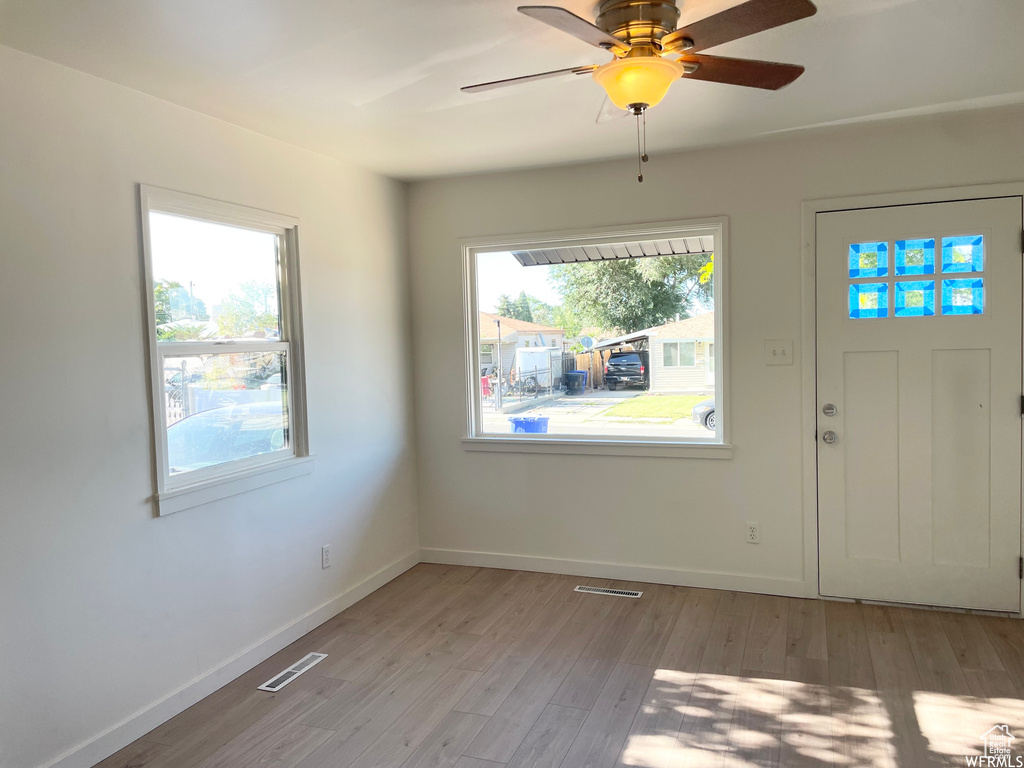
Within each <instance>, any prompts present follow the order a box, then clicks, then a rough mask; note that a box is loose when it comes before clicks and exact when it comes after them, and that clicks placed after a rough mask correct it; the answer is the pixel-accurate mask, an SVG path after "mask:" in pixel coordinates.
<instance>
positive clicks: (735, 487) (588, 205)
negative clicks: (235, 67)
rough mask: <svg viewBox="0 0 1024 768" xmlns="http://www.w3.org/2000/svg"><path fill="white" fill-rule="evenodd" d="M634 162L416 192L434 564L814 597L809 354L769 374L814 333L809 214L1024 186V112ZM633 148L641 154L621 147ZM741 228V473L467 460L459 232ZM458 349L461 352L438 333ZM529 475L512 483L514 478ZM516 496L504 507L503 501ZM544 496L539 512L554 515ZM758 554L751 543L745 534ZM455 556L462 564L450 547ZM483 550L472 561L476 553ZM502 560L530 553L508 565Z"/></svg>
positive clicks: (733, 363)
mask: <svg viewBox="0 0 1024 768" xmlns="http://www.w3.org/2000/svg"><path fill="white" fill-rule="evenodd" d="M649 122H650V124H651V130H652V134H651V146H652V147H653V149H652V150H650V155H651V163H650V164H649V166H648V167H647V168H645V169H644V182H643V184H642V185H640V184H637V182H636V177H635V165H634V163H635V161H633V160H624V161H620V162H609V163H596V164H588V165H580V166H567V167H558V168H547V169H541V170H534V171H526V172H516V173H506V174H494V175H487V176H478V177H465V178H453V179H447V180H435V181H426V182H420V183H415V184H413V186H412V188H411V192H410V221H411V224H410V265H411V274H412V285H413V318H414V328H415V339H414V343H415V347H416V351H417V354H416V373H417V388H416V394H417V400H416V404H417V408H416V419H417V440H418V443H417V444H418V449H419V450H418V452H417V456H418V461H419V468H420V471H419V473H418V477H419V491H420V493H419V507H420V544H421V547H423V550H422V551H423V554H424V556H425V557H429V558H433V559H438V560H442V561H444V560H448V561H459V562H478V563H483V562H488V563H506V564H510V565H515V564H526V565H531V566H534V567H548V568H554V567H563V568H564V569H566V570H569V569H572V570H575V571H576V572H581V571H588V572H595V571H601V570H604V571H605V572H612V570H613V569H609V568H601V567H599V566H594V565H581V564H579V563H576V564H572V563H570V564H566V563H564V562H558V561H565V560H570V561H592V562H598V563H612V564H624V565H628V566H644V567H648V568H654V569H666V570H668V571H675V573H668V574H666V573H665V572H664V571H663V572H660V573H659V572H657V571H653V572H652V571H647V572H642V571H636V570H634V571H633V572H634V573H645V574H646V575H648V576H657V577H659V578H666V577H670V578H674V579H675V580H677V581H678V582H680V583H692V584H710V585H728V586H735V587H739V588H746V589H756V590H761V591H774V592H789V593H792V594H815V593H816V588H815V586H814V584H813V579H812V578H808V577H807V576H806V572H805V563H804V537H805V534H808V533H809V532H808V531H805V527H804V511H803V508H802V464H801V446H802V441H801V429H800V419H801V409H800V406H801V399H800V398H801V394H800V393H801V367H800V364H801V360H800V359H797V360H796V365H794V366H792V367H771V368H768V367H766V366H765V365H764V352H763V349H764V348H763V342H764V339H766V338H776V339H780V338H781V339H792V340H793V341H794V345H795V347H798V346H799V343H800V338H801V290H800V277H801V202H802V201H804V200H808V199H815V198H824V197H833V196H840V195H854V194H872V193H880V192H889V191H898V190H912V189H921V188H928V187H940V186H951V185H966V184H976V183H986V182H996V181H1010V180H1021V179H1024V110H1022V109H1021V108H1020V107H1013V108H1006V109H1002V110H995V111H987V112H960V113H955V114H949V115H947V116H944V117H934V118H924V119H915V120H912V121H905V122H898V123H896V122H892V123H884V124H882V123H878V124H869V125H859V126H851V127H844V128H839V129H832V130H829V131H815V132H807V133H803V134H795V135H791V136H785V137H775V138H772V139H770V140H765V141H761V142H758V143H752V144H746V145H740V146H731V147H723V148H715V149H708V150H704V151H700V152H691V153H686V154H678V155H674V156H669V155H663V154H660V153H659V152H658V151H657V144H658V137H657V136H658V134H657V131H658V128H657V113H656V111H655V112H652V118H651V120H650V121H649ZM624 149H625V148H624ZM716 215H725V216H728V217H729V228H730V237H731V252H730V253H729V254H728V256H729V258H730V259H731V267H730V273H731V278H730V285H729V286H728V293H729V296H728V298H729V302H728V305H727V311H728V313H729V322H730V324H731V330H730V337H729V338H728V339H726V340H723V343H721V344H719V345H718V346H717V349H716V352H717V353H719V354H727V355H728V356H729V357H728V360H729V365H730V371H731V377H730V381H729V382H728V386H729V387H730V392H731V396H732V413H731V414H730V415H731V418H732V427H731V428H732V442H733V443H734V445H735V446H736V448H735V453H734V457H733V458H732V459H731V460H727V461H716V460H697V459H664V458H611V457H589V456H553V455H526V454H496V453H473V452H466V451H464V450H463V447H462V445H461V444H460V437H461V436H462V434H463V430H464V429H465V426H464V425H465V423H466V417H465V407H466V404H465V387H464V385H463V380H462V378H461V377H462V373H463V369H464V363H463V357H464V355H463V352H462V349H461V344H460V340H461V338H462V327H463V319H462V301H461V285H460V284H461V279H462V266H461V257H460V250H459V240H460V238H473V237H486V236H493V235H500V234H517V233H534V232H541V231H551V230H571V229H575V228H578V229H580V230H583V231H585V230H587V229H590V228H599V227H604V226H609V225H619V224H624V225H625V224H637V223H643V222H655V221H669V220H676V219H694V218H700V217H704V216H709V217H710V216H716ZM439 338H447V339H451V344H450V346H449V347H447V348H445V347H443V346H439V345H438V344H436V343H435V341H434V340H436V339H439ZM508 477H515V478H516V480H517V482H516V483H508V482H503V481H502V479H503V478H508ZM494 488H502V489H503V492H502V493H501V494H494V493H493V492H492V489H494ZM538 499H542V500H543V501H542V502H538V501H537V500H538ZM746 520H753V521H757V522H759V523H760V524H761V538H762V543H761V544H760V545H757V546H754V545H749V544H746V543H745V542H744V541H743V530H742V526H743V522H744V521H746ZM453 550H454V551H453ZM467 553H468V554H467ZM479 553H498V554H501V555H515V556H522V557H524V558H553V559H554V560H550V561H548V560H543V559H541V560H526V559H517V558H511V559H510V558H500V557H499V558H496V557H490V556H481V555H480V554H479Z"/></svg>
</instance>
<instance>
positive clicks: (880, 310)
mask: <svg viewBox="0 0 1024 768" xmlns="http://www.w3.org/2000/svg"><path fill="white" fill-rule="evenodd" d="M888 316H889V285H888V283H854V284H852V285H851V286H850V317H851V318H854V319H859V318H868V317H874V318H877V317H888Z"/></svg>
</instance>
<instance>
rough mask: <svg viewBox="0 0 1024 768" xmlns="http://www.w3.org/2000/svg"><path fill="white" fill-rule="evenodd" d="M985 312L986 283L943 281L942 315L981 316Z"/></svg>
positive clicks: (981, 280) (982, 280)
mask: <svg viewBox="0 0 1024 768" xmlns="http://www.w3.org/2000/svg"><path fill="white" fill-rule="evenodd" d="M984 311H985V281H984V279H982V278H980V277H978V278H972V279H968V280H943V281H942V314H944V315H980V314H982V313H983V312H984Z"/></svg>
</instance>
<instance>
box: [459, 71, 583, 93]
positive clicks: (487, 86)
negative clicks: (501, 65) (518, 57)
mask: <svg viewBox="0 0 1024 768" xmlns="http://www.w3.org/2000/svg"><path fill="white" fill-rule="evenodd" d="M595 69H597V66H596V65H594V64H588V65H586V66H583V67H567V68H566V69H553V70H551V71H550V72H538V73H537V74H536V75H522V76H521V77H510V78H507V79H505V80H492V81H491V82H489V83H477V84H476V85H466V86H463V87H462V88H460V89H459V90H461V91H465V92H466V93H477V92H479V91H490V90H492V89H494V88H504V87H505V86H507V85H519V84H520V83H529V82H533V81H534V80H547V79H548V78H550V77H561V76H562V75H585V74H588V73H590V72H593V71H594V70H595Z"/></svg>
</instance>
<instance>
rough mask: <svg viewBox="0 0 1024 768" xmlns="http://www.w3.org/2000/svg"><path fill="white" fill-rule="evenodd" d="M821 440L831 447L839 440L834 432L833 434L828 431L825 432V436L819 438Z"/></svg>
mask: <svg viewBox="0 0 1024 768" xmlns="http://www.w3.org/2000/svg"><path fill="white" fill-rule="evenodd" d="M821 439H822V441H823V442H826V443H828V444H829V445H832V444H833V443H834V442H835V441H836V440H838V439H839V435H837V434H836V433H835V432H833V431H832V430H831V429H830V430H828V431H827V432H825V434H823V435H822V436H821Z"/></svg>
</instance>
